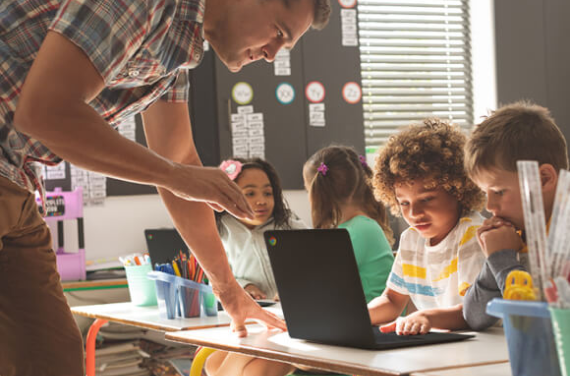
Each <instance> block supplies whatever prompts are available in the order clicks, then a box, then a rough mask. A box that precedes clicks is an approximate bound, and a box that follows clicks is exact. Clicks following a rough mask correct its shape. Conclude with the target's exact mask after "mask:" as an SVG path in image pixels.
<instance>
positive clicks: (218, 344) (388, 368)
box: [166, 325, 509, 376]
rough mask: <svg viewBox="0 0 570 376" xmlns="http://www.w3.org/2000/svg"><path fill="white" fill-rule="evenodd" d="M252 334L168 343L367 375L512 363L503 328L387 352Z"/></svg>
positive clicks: (191, 336) (200, 333)
mask: <svg viewBox="0 0 570 376" xmlns="http://www.w3.org/2000/svg"><path fill="white" fill-rule="evenodd" d="M248 330H249V333H250V335H249V336H248V337H245V338H237V337H236V336H235V335H234V334H232V333H231V331H230V329H229V328H213V329H205V330H192V331H183V332H176V333H167V334H166V339H169V340H172V341H177V342H183V343H189V344H193V345H200V346H206V347H211V348H215V349H221V350H227V351H233V352H240V353H244V354H249V355H254V356H259V357H263V358H269V359H274V360H282V361H285V362H290V363H296V364H301V365H306V366H309V367H315V368H320V369H323V370H327V371H333V372H340V373H348V374H357V375H362V376H365V375H409V374H411V373H413V372H426V371H432V370H444V369H452V368H457V367H467V366H477V365H485V364H494V363H502V362H506V361H508V359H509V356H508V352H507V344H506V342H505V337H504V334H503V330H502V329H501V328H492V329H491V330H489V331H487V332H485V333H476V337H475V338H473V339H468V340H465V341H461V342H455V343H447V344H438V345H430V346H419V347H409V348H404V349H394V350H384V351H372V350H361V349H353V348H348V347H338V346H327V345H321V344H315V343H311V342H307V341H302V340H297V339H292V338H290V337H289V335H288V334H287V333H281V332H276V331H265V329H264V327H262V326H261V325H252V326H248Z"/></svg>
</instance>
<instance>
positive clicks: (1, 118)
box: [0, 0, 330, 376]
mask: <svg viewBox="0 0 570 376" xmlns="http://www.w3.org/2000/svg"><path fill="white" fill-rule="evenodd" d="M329 1H330V0H145V1H140V0H122V1H117V0H2V1H0V148H1V150H0V151H1V152H0V375H2V376H12V375H18V376H22V375H32V374H34V375H52V374H53V375H83V374H84V370H83V347H82V343H81V336H80V333H79V331H78V329H77V327H76V325H75V322H74V320H73V317H72V315H71V313H70V311H69V307H68V306H67V303H66V300H65V297H64V295H63V291H62V289H61V286H60V283H59V276H58V274H57V270H56V263H55V254H54V252H53V250H52V245H51V237H50V233H49V229H48V227H47V226H46V224H45V222H44V221H43V220H42V218H41V217H40V215H39V213H38V210H37V207H36V204H35V200H34V194H33V192H34V191H35V190H39V191H40V192H41V193H42V194H43V186H42V182H41V178H40V176H39V174H38V172H37V171H36V165H35V162H43V163H45V164H47V165H54V164H57V163H59V162H61V161H62V159H65V160H67V161H69V162H71V163H73V164H74V165H76V166H79V167H81V168H84V169H87V170H91V171H96V172H99V173H102V174H105V175H108V176H112V177H115V178H119V179H123V180H128V181H133V182H137V183H143V184H149V185H154V186H156V187H157V188H158V191H159V193H160V195H161V197H162V199H163V201H164V203H165V205H166V207H167V208H168V210H169V212H170V215H171V216H172V219H173V221H174V223H175V225H176V227H177V228H178V230H179V231H180V233H181V234H182V236H183V238H184V240H185V241H186V243H187V244H188V246H189V247H190V248H191V249H192V250H193V252H194V254H195V255H196V256H197V258H198V260H199V261H200V263H201V265H202V266H203V267H204V269H205V270H206V272H207V274H208V278H209V279H210V281H211V282H212V284H213V287H214V289H215V291H216V292H217V294H218V296H219V298H220V300H221V301H222V304H223V305H224V308H225V309H226V311H227V312H228V313H229V315H230V316H231V317H232V319H233V327H234V330H235V331H237V332H238V333H239V334H240V335H242V336H243V335H246V334H247V331H246V329H245V326H244V325H243V324H244V322H245V320H246V318H254V319H259V320H262V321H264V322H266V323H267V324H268V325H270V326H275V327H278V328H285V325H284V323H283V322H282V321H281V320H279V319H278V318H277V317H276V316H273V315H271V314H269V313H267V312H265V311H263V310H262V309H261V308H259V307H258V306H257V305H256V304H255V303H254V302H253V300H252V299H251V298H250V297H249V296H248V294H247V293H245V292H244V291H243V290H242V289H241V287H240V286H239V285H238V284H237V282H236V281H235V280H234V278H233V276H232V273H231V271H230V268H229V266H228V263H227V259H226V256H225V252H224V250H223V247H222V244H221V242H220V239H219V237H218V233H217V231H216V227H215V224H214V215H213V212H212V210H211V208H214V209H215V210H227V211H228V212H230V213H232V214H233V215H235V216H237V217H251V216H252V215H253V213H252V210H251V208H250V207H249V206H248V204H247V202H246V201H245V199H244V197H243V196H242V194H241V191H240V190H239V189H238V187H237V186H236V185H235V184H234V183H233V182H232V181H231V180H229V179H228V178H227V176H226V174H225V173H223V172H222V171H221V170H219V169H217V168H206V167H202V166H201V162H200V159H199V156H198V154H197V152H196V149H195V146H194V142H193V139H192V131H191V126H190V117H189V114H188V107H187V100H188V85H189V84H188V77H187V70H188V69H192V68H194V67H195V66H197V65H198V64H199V63H200V60H201V59H202V55H203V42H204V39H205V40H207V41H208V42H209V43H210V45H211V46H212V48H213V49H214V51H215V52H216V53H217V55H218V56H219V58H220V59H221V60H222V61H223V62H224V64H225V65H226V66H227V67H228V68H229V69H230V70H231V71H234V72H237V71H239V70H240V69H241V67H242V66H243V65H246V64H249V63H251V62H253V61H256V60H260V59H265V60H267V61H269V62H271V61H273V59H274V57H275V55H276V53H277V52H278V51H279V50H280V49H281V48H283V47H285V48H291V47H293V45H295V43H296V42H297V41H298V40H299V38H300V37H301V36H302V35H303V34H304V33H305V31H306V30H307V29H308V28H309V27H310V26H311V25H312V26H313V27H314V28H316V29H321V28H322V27H324V26H325V25H326V23H327V22H328V18H329V14H330V3H329ZM138 112H143V114H142V116H143V121H144V129H145V134H146V138H147V143H148V145H149V148H148V149H147V148H145V147H143V146H141V145H139V144H136V143H134V142H132V141H129V140H127V139H126V138H123V137H122V136H121V135H120V134H119V133H118V132H115V131H114V129H113V128H112V127H111V126H110V125H115V124H117V123H118V122H120V121H121V120H123V119H125V118H126V117H128V116H132V115H133V114H135V113H138ZM189 213H190V214H189Z"/></svg>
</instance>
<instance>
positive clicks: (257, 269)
mask: <svg viewBox="0 0 570 376" xmlns="http://www.w3.org/2000/svg"><path fill="white" fill-rule="evenodd" d="M293 217H295V216H294V215H292V216H291V221H290V222H291V223H290V224H291V229H305V228H307V226H306V225H305V223H303V221H301V220H300V219H296V218H293ZM274 229H276V227H275V221H274V220H273V218H271V219H270V220H269V221H267V222H266V223H264V224H263V225H260V226H257V227H255V228H253V229H249V228H247V227H246V226H245V225H244V224H243V223H241V222H240V221H238V220H237V219H235V218H234V217H232V216H231V215H224V216H223V217H222V229H221V231H220V233H221V235H220V238H221V239H222V243H223V244H224V248H225V250H226V255H227V256H228V261H229V263H230V266H231V268H232V273H233V275H234V276H235V278H236V280H237V282H238V283H239V284H240V286H241V287H245V286H247V285H248V284H254V285H256V286H257V287H259V289H261V291H263V292H264V293H265V295H266V296H267V299H273V298H274V297H275V295H276V294H277V286H276V284H275V278H274V277H273V271H272V269H271V264H270V262H269V255H268V254H267V248H266V246H265V241H264V239H263V232H264V231H266V230H274Z"/></svg>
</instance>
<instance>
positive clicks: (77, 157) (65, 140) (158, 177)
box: [29, 101, 174, 185]
mask: <svg viewBox="0 0 570 376" xmlns="http://www.w3.org/2000/svg"><path fill="white" fill-rule="evenodd" d="M29 121H34V122H41V123H42V125H43V126H42V127H36V128H35V129H34V130H33V132H31V134H30V136H32V137H34V138H36V139H38V140H39V141H41V142H42V143H43V144H44V145H45V146H47V147H48V148H49V149H50V150H51V151H52V152H54V153H55V154H57V155H58V156H59V157H61V158H63V159H65V160H66V161H68V162H70V163H72V164H74V165H76V166H78V167H81V168H84V169H86V170H90V171H95V172H99V173H102V174H105V175H108V176H112V177H116V178H119V179H122V180H129V181H133V182H137V183H142V184H152V185H159V184H160V183H161V182H166V181H168V176H169V175H170V174H172V171H173V169H174V163H173V162H171V161H169V160H167V159H166V158H163V157H161V156H159V155H158V154H156V153H155V152H153V151H152V150H149V149H148V148H145V147H144V146H142V145H139V144H137V143H135V142H133V141H131V140H128V139H127V138H125V137H123V136H121V135H120V134H119V133H118V132H116V131H115V130H114V129H113V128H112V127H111V126H110V125H109V124H108V123H106V122H105V120H104V119H102V118H101V117H100V116H99V115H98V114H97V113H96V112H95V111H94V110H93V109H92V108H91V107H90V106H89V105H88V104H85V103H82V102H81V101H77V102H76V103H68V105H66V106H65V109H63V108H57V107H55V108H53V107H52V108H51V110H50V111H49V112H48V113H46V114H44V115H43V116H42V117H41V119H40V118H34V119H30V120H29Z"/></svg>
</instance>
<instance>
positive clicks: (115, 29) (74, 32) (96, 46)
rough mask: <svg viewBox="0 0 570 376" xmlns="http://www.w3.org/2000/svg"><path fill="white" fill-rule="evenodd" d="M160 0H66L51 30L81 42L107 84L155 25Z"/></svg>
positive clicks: (79, 45)
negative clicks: (155, 14)
mask: <svg viewBox="0 0 570 376" xmlns="http://www.w3.org/2000/svg"><path fill="white" fill-rule="evenodd" d="M161 4H162V3H161V2H160V1H159V0H145V1H141V0H135V1H117V0H97V1H94V0H64V1H63V3H62V4H61V7H60V9H59V12H58V14H57V16H56V17H55V19H54V20H53V22H52V24H51V25H50V30H53V31H56V32H58V33H60V34H62V35H64V36H65V37H66V38H68V39H69V40H70V41H72V42H73V43H74V44H75V45H77V46H78V47H79V48H81V50H83V52H84V53H85V54H86V55H87V57H88V58H89V59H90V60H91V62H92V63H93V65H94V66H95V68H96V69H97V70H98V71H99V73H100V74H101V77H103V79H104V81H105V84H109V83H110V82H111V80H112V79H113V78H114V77H116V76H117V75H118V73H119V72H120V70H121V69H122V68H123V67H124V66H125V64H126V63H127V61H128V60H129V58H130V57H131V56H133V55H134V54H135V52H136V51H137V49H138V48H139V47H140V46H141V44H142V43H143V40H144V38H145V36H146V35H147V34H148V33H149V31H150V30H151V28H152V21H151V20H152V17H151V15H153V14H154V13H156V12H160V8H161V7H162V5H161Z"/></svg>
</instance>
